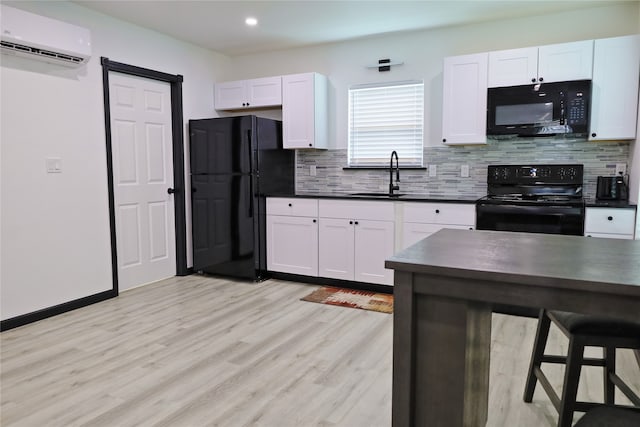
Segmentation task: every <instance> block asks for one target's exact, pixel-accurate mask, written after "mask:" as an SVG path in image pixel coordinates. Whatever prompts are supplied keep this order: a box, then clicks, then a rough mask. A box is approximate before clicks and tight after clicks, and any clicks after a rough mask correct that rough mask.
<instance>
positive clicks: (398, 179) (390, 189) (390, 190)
mask: <svg viewBox="0 0 640 427" xmlns="http://www.w3.org/2000/svg"><path fill="white" fill-rule="evenodd" d="M394 156H395V158H396V185H393V157H394ZM399 181H400V163H399V161H398V153H396V152H395V150H394V151H392V152H391V159H390V160H389V196H393V195H394V191H396V190H400V186H399V185H398V182H399Z"/></svg>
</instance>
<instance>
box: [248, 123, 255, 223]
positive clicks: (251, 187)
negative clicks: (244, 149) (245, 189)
mask: <svg viewBox="0 0 640 427" xmlns="http://www.w3.org/2000/svg"><path fill="white" fill-rule="evenodd" d="M247 143H248V145H249V150H248V153H247V154H248V156H249V171H250V175H249V218H253V197H254V196H253V174H254V172H253V164H252V163H251V160H252V155H251V129H249V130H248V131H247Z"/></svg>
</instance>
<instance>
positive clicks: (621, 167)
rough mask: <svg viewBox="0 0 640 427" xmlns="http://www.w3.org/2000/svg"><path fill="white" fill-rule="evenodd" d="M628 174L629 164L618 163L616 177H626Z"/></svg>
mask: <svg viewBox="0 0 640 427" xmlns="http://www.w3.org/2000/svg"><path fill="white" fill-rule="evenodd" d="M626 174H627V164H626V163H616V176H618V175H626Z"/></svg>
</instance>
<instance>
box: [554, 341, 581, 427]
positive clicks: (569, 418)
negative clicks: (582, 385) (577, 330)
mask: <svg viewBox="0 0 640 427" xmlns="http://www.w3.org/2000/svg"><path fill="white" fill-rule="evenodd" d="M583 357H584V343H583V341H582V340H581V339H580V338H579V337H577V336H575V335H574V336H572V337H571V338H569V351H568V353H567V366H566V369H565V372H564V384H563V385H562V398H561V399H560V411H558V412H559V414H558V427H570V426H571V423H572V422H573V412H574V411H575V407H576V396H577V394H578V382H579V381H580V370H581V368H582V361H583Z"/></svg>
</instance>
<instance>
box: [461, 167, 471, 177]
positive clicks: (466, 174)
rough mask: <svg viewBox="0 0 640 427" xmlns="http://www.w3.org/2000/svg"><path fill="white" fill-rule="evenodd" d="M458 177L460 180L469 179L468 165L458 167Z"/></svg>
mask: <svg viewBox="0 0 640 427" xmlns="http://www.w3.org/2000/svg"><path fill="white" fill-rule="evenodd" d="M460 176H461V177H462V178H469V165H461V166H460Z"/></svg>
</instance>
